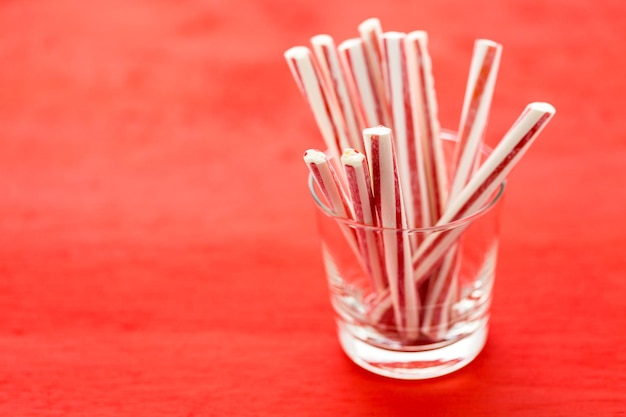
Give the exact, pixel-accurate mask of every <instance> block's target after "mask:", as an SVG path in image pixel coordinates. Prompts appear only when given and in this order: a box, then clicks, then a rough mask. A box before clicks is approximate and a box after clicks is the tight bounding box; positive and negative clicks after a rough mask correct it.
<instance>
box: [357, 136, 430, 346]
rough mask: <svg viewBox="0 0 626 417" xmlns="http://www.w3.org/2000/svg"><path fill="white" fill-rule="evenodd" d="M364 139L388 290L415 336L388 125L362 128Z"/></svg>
mask: <svg viewBox="0 0 626 417" xmlns="http://www.w3.org/2000/svg"><path fill="white" fill-rule="evenodd" d="M363 143H364V145H365V150H366V153H367V156H368V162H369V167H370V171H371V177H372V183H373V192H374V200H375V204H376V209H377V211H378V213H379V215H380V225H381V227H383V228H384V230H383V232H382V233H383V246H384V254H385V265H386V272H387V278H388V280H389V290H390V293H391V298H392V303H393V307H394V313H395V317H396V323H400V325H399V330H400V333H401V334H404V335H405V337H406V338H407V339H409V340H413V339H415V338H417V337H418V334H419V329H418V323H419V312H418V297H417V291H416V288H415V281H414V279H413V274H412V264H411V251H410V242H409V237H408V234H407V233H406V231H405V230H404V229H406V226H407V221H406V215H405V211H404V203H403V200H402V191H401V189H400V184H399V176H398V169H397V165H396V157H395V151H394V148H393V138H392V137H391V129H389V128H386V127H383V126H379V127H373V128H368V129H365V130H364V131H363Z"/></svg>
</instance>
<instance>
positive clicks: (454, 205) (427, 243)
mask: <svg viewBox="0 0 626 417" xmlns="http://www.w3.org/2000/svg"><path fill="white" fill-rule="evenodd" d="M554 113H555V109H554V107H553V106H552V105H550V104H548V103H531V104H529V105H528V106H527V107H526V108H525V110H524V111H523V112H522V114H521V115H520V116H519V118H518V119H517V120H516V122H515V123H514V124H513V125H512V126H511V128H510V129H509V131H508V132H507V133H506V134H505V135H504V137H503V138H502V140H501V141H500V143H499V144H498V145H497V146H496V147H495V149H494V150H493V152H492V153H491V154H490V155H489V157H487V159H486V160H485V162H484V163H483V164H482V165H481V167H480V168H479V169H478V171H477V172H476V174H475V175H474V176H473V177H472V179H471V180H470V181H469V182H468V183H467V185H466V186H465V187H464V188H463V190H462V191H461V192H460V193H459V195H458V197H456V198H455V199H454V200H453V201H451V202H450V204H449V205H448V207H447V209H446V211H445V213H444V214H443V216H442V217H441V219H440V220H439V221H438V222H437V226H443V225H445V224H447V223H449V222H451V221H454V220H457V219H460V218H462V217H463V216H466V215H469V214H471V213H473V212H475V211H476V210H479V209H480V208H481V207H482V206H483V205H484V204H486V203H487V202H488V201H489V198H491V197H492V195H493V193H494V192H495V191H496V189H497V188H498V187H499V186H500V184H502V182H503V181H504V180H505V179H506V176H507V175H508V174H509V173H510V172H511V170H512V169H513V168H514V167H515V165H516V164H517V163H518V162H519V160H520V158H521V157H522V156H523V155H524V153H526V151H527V150H528V148H530V146H531V145H532V144H533V143H534V141H535V139H536V138H537V136H538V135H539V133H541V131H542V130H543V128H544V127H545V126H546V125H547V123H548V122H549V121H550V120H551V119H552V117H553V116H554ZM463 229H464V228H463V227H457V228H456V229H454V230H452V231H449V232H446V233H445V234H442V233H440V232H434V233H432V234H430V235H429V236H428V237H427V238H426V239H425V240H424V242H422V244H421V245H420V246H419V248H418V249H417V250H416V251H415V253H414V254H413V266H414V268H415V276H416V278H417V280H418V281H420V280H422V279H424V277H426V274H427V273H428V271H429V270H430V268H431V267H432V266H433V265H434V264H435V262H437V260H438V259H440V258H441V256H443V255H444V254H445V253H446V251H447V250H449V248H450V246H452V245H453V244H454V242H455V241H456V240H457V239H458V237H459V235H460V234H461V232H462V231H463Z"/></svg>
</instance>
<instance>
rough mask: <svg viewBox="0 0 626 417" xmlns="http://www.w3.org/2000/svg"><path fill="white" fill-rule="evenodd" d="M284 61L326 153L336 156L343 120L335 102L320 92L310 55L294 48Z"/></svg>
mask: <svg viewBox="0 0 626 417" xmlns="http://www.w3.org/2000/svg"><path fill="white" fill-rule="evenodd" d="M285 59H286V60H287V64H288V65H289V69H290V70H291V73H292V75H293V77H294V79H295V80H296V84H297V85H298V87H299V88H300V91H301V92H302V94H303V96H304V98H305V99H306V100H307V102H308V103H309V106H310V107H311V110H312V112H313V116H314V117H315V121H316V122H317V126H318V127H319V129H320V132H321V133H322V137H323V138H324V142H325V143H326V146H327V147H328V150H329V151H330V152H331V154H333V155H337V156H339V155H340V152H339V150H340V149H341V148H342V145H343V144H347V138H346V137H345V128H344V124H343V120H342V117H341V114H340V113H339V108H338V104H337V102H336V100H334V99H333V97H332V96H329V94H328V92H327V91H324V90H325V88H326V87H325V86H324V81H323V79H322V76H321V74H320V71H319V69H318V68H316V64H315V61H314V59H313V54H312V53H311V51H310V50H309V48H307V47H305V46H295V47H293V48H290V49H288V50H287V51H286V52H285Z"/></svg>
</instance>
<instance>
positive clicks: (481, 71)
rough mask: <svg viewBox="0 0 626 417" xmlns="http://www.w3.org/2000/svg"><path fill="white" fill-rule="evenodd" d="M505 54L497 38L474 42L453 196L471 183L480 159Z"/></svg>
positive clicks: (462, 116) (459, 137) (461, 124)
mask: <svg viewBox="0 0 626 417" xmlns="http://www.w3.org/2000/svg"><path fill="white" fill-rule="evenodd" d="M501 55H502V45H500V44H498V43H496V42H493V41H490V40H486V39H479V40H477V41H476V42H475V43H474V51H473V54H472V62H471V65H470V72H469V77H468V80H467V87H466V89H465V99H464V101H463V110H462V112H461V122H460V125H459V130H458V137H457V139H458V143H457V146H456V149H455V155H454V159H453V163H452V164H453V167H455V172H454V180H453V181H452V187H451V189H450V198H451V199H454V198H455V197H456V196H457V195H458V193H459V192H461V190H462V189H463V187H464V186H465V184H467V181H468V180H469V178H470V177H471V175H472V174H473V171H474V169H475V167H476V166H477V163H478V161H479V156H480V148H481V147H480V145H481V143H482V140H483V135H484V131H485V126H486V125H487V119H488V116H489V109H490V107H491V100H492V97H493V91H494V87H495V84H496V78H497V75H498V67H499V65H500V57H501Z"/></svg>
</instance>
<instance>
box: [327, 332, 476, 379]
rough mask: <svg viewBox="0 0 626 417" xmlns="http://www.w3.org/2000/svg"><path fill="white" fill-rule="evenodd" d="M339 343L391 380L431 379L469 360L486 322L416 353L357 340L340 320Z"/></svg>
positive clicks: (362, 364) (363, 364)
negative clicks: (445, 341)
mask: <svg viewBox="0 0 626 417" xmlns="http://www.w3.org/2000/svg"><path fill="white" fill-rule="evenodd" d="M337 330H338V334H339V342H340V344H341V347H342V349H343V351H344V352H345V353H346V355H348V357H349V358H350V359H351V360H352V361H353V362H354V363H356V364H357V365H359V366H360V367H361V368H364V369H366V370H368V371H370V372H372V373H374V374H377V375H381V376H385V377H388V378H394V379H405V380H418V379H430V378H436V377H440V376H444V375H447V374H450V373H452V372H454V371H457V370H459V369H461V368H463V367H464V366H466V365H467V364H469V363H470V362H472V361H473V360H474V359H475V358H476V356H478V354H479V353H480V352H481V351H482V349H483V347H484V346H485V343H486V341H487V333H488V325H487V322H486V321H484V322H483V324H482V325H481V326H480V327H478V328H477V329H476V330H475V331H474V332H472V333H471V334H469V335H467V336H465V337H463V338H461V339H459V340H457V341H455V342H454V343H451V344H449V345H445V346H443V347H440V348H435V349H431V350H425V351H419V352H403V351H396V350H388V349H383V348H380V347H376V346H373V345H370V344H368V343H366V342H364V341H362V340H361V339H358V338H357V337H355V336H354V335H353V334H351V333H350V331H349V330H348V329H347V328H346V327H344V326H343V325H342V324H341V323H339V324H338V328H337Z"/></svg>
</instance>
